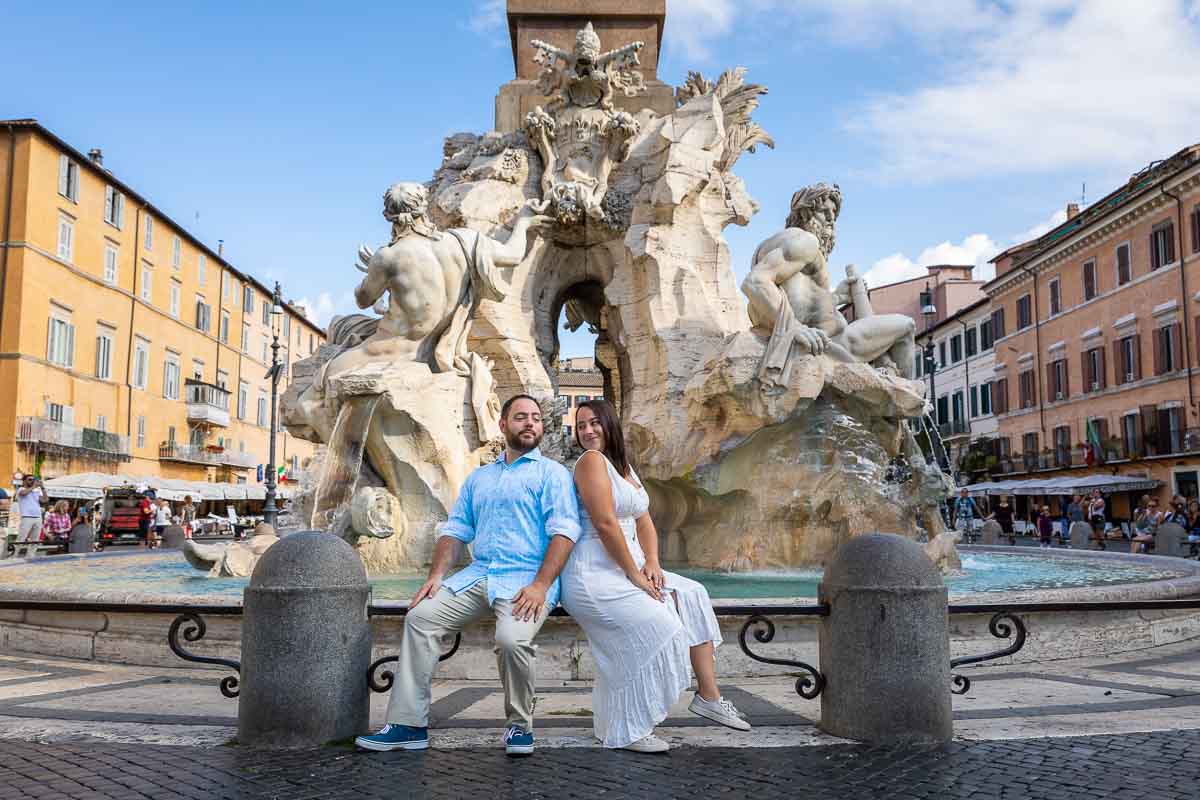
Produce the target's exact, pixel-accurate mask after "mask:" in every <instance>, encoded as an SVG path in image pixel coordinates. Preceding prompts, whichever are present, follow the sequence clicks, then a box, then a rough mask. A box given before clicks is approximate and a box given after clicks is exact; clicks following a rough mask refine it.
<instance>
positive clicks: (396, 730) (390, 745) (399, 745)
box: [354, 724, 532, 752]
mask: <svg viewBox="0 0 1200 800" xmlns="http://www.w3.org/2000/svg"><path fill="white" fill-rule="evenodd" d="M354 743H355V744H356V745H358V746H359V747H361V748H362V749H364V750H378V751H382V752H386V751H388V750H426V749H428V747H429V729H428V728H414V727H412V726H411V725H391V724H389V725H384V726H383V728H382V729H381V730H380V731H379V733H376V734H373V735H371V736H359V737H358V738H357V739H355V740H354ZM530 749H531V750H532V747H531V748H530Z"/></svg>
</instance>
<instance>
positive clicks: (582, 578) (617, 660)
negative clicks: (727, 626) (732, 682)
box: [562, 400, 750, 753]
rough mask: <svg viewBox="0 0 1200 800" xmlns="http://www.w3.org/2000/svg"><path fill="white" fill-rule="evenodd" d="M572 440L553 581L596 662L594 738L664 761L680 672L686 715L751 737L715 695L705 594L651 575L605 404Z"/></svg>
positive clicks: (638, 498)
mask: <svg viewBox="0 0 1200 800" xmlns="http://www.w3.org/2000/svg"><path fill="white" fill-rule="evenodd" d="M575 440H576V442H578V443H579V445H580V446H581V447H583V448H584V449H585V450H586V451H587V452H585V453H584V454H583V455H582V456H581V457H580V459H579V461H578V462H577V463H576V465H575V487H576V490H577V491H578V494H579V500H580V506H579V522H580V527H581V528H582V534H581V535H580V537H579V541H578V542H577V543H576V544H575V549H574V550H573V551H572V552H571V558H570V560H569V561H568V562H567V566H566V568H565V569H564V570H563V572H562V602H563V606H564V607H565V608H566V609H567V611H568V612H569V613H570V614H571V616H572V617H574V618H575V621H576V622H578V623H579V626H580V627H581V628H583V632H584V633H585V634H587V637H588V641H589V642H590V643H591V647H592V655H593V657H594V658H595V660H596V684H595V688H594V689H593V690H592V714H593V717H592V719H593V726H594V730H595V733H596V738H597V739H599V740H600V741H601V743H602V744H603V745H604V746H605V747H610V748H624V749H628V750H633V751H635V752H639V753H663V752H666V751H667V750H668V749H669V748H668V745H667V743H666V742H664V741H663V740H661V739H659V738H658V737H657V736H655V735H654V727H655V726H656V725H658V724H659V723H660V722H662V721H663V720H664V719H666V717H667V712H668V711H669V710H670V708H671V706H672V704H674V702H675V701H676V700H677V699H678V698H679V695H680V693H681V692H682V691H683V690H684V689H686V688H687V687H688V686H689V685H690V683H691V680H690V677H691V676H690V674H689V672H690V673H693V674H695V676H696V683H697V686H698V690H697V692H696V695H695V697H693V698H692V703H691V706H690V707H689V710H690V711H692V713H694V714H698V715H700V716H702V717H707V718H708V719H711V720H713V721H714V722H719V723H721V724H722V725H726V726H728V727H730V728H735V729H737V730H742V731H746V730H750V723H748V722H746V721H745V720H744V719H743V718H742V715H741V713H740V712H739V711H738V710H737V709H736V708H735V707H734V705H733V703H731V702H729V701H728V700H726V699H724V698H723V697H721V691H720V689H719V688H717V682H716V662H715V656H714V648H715V647H716V646H717V645H719V644H720V643H721V632H720V628H719V627H718V626H717V618H716V615H715V614H713V610H712V603H711V602H710V601H709V598H708V592H706V591H705V589H704V587H703V586H701V585H700V584H699V583H696V582H695V581H693V580H689V579H687V578H684V577H681V576H679V575H675V574H673V573H670V572H664V571H663V569H662V567H661V566H659V563H658V533H657V532H656V531H655V529H654V523H652V522H651V521H650V514H649V511H648V510H649V507H650V498H649V497H648V496H647V494H646V490H645V488H644V487H643V486H642V484H641V480H639V479H638V476H637V473H635V472H634V471H633V468H632V467H631V466H630V465H629V461H628V459H627V458H626V456H625V440H624V438H623V436H622V434H621V423H620V422H619V421H618V419H617V415H616V413H615V411H614V409H613V407H612V405H611V404H610V403H609V402H608V401H606V400H588V401H585V402H583V403H580V405H579V407H578V408H577V409H576V410H575ZM689 662H690V670H689Z"/></svg>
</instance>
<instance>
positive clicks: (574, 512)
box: [542, 466, 580, 542]
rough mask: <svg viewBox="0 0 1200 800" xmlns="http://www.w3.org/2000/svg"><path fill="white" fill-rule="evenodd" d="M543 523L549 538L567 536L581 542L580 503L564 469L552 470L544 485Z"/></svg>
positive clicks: (569, 474) (568, 474)
mask: <svg viewBox="0 0 1200 800" xmlns="http://www.w3.org/2000/svg"><path fill="white" fill-rule="evenodd" d="M542 522H543V524H544V525H545V527H546V535H547V536H565V537H566V538H568V539H570V540H571V541H572V542H577V541H579V534H580V529H579V502H578V501H577V500H576V499H575V484H574V483H573V482H572V481H571V473H569V472H567V470H566V469H565V468H564V467H561V466H560V467H559V468H558V469H555V470H552V471H551V473H550V475H549V476H548V477H547V480H546V481H545V483H543V484H542Z"/></svg>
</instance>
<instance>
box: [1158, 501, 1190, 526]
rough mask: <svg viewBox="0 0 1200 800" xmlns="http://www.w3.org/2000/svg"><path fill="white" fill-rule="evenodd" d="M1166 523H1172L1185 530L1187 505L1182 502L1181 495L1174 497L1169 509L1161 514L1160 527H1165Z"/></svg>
mask: <svg viewBox="0 0 1200 800" xmlns="http://www.w3.org/2000/svg"><path fill="white" fill-rule="evenodd" d="M1168 522H1171V523H1174V524H1175V525H1178V526H1179V527H1181V528H1183V529H1184V530H1187V527H1188V514H1187V503H1186V502H1184V499H1183V495H1178V494H1177V495H1175V496H1174V497H1172V498H1171V507H1170V508H1168V509H1167V510H1166V513H1164V514H1163V517H1162V521H1161V522H1160V523H1159V524H1160V525H1166V524H1167V523H1168Z"/></svg>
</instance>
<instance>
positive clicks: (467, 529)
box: [438, 472, 475, 544]
mask: <svg viewBox="0 0 1200 800" xmlns="http://www.w3.org/2000/svg"><path fill="white" fill-rule="evenodd" d="M474 477H475V473H474V472H472V473H471V474H470V475H468V476H467V480H466V481H465V482H464V483H463V487H462V491H460V492H459V493H458V499H457V500H455V501H454V508H453V509H452V510H451V511H450V517H449V518H448V519H447V520H446V521H445V522H443V523H442V524H441V525H439V526H438V537H439V538H441V537H442V536H449V537H452V538H454V539H458V540H459V541H460V542H462V543H463V544H470V543H471V542H473V541H475V507H474V506H475V504H474V502H473V497H474V494H475V493H474V491H473V488H472V487H473V486H474V483H475V482H474V480H473V478H474Z"/></svg>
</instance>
